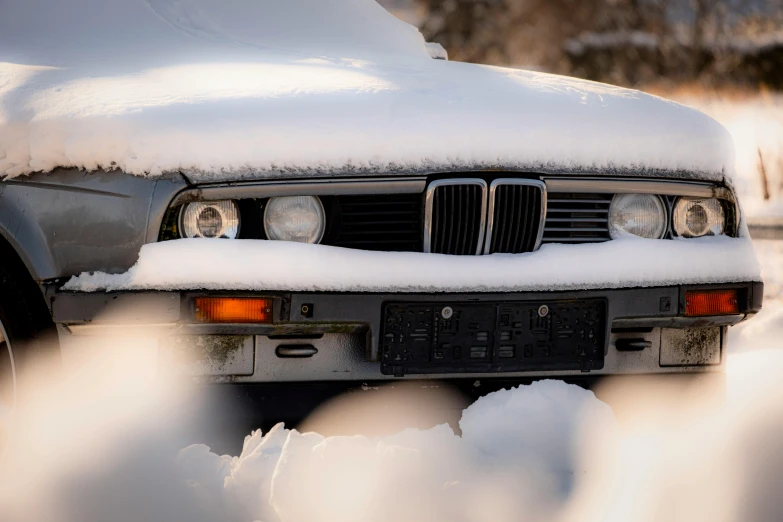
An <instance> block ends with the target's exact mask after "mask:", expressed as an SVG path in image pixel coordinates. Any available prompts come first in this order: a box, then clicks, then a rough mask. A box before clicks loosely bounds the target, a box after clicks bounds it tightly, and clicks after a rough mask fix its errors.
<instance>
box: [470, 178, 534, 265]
mask: <svg viewBox="0 0 783 522" xmlns="http://www.w3.org/2000/svg"><path fill="white" fill-rule="evenodd" d="M545 215H546V185H544V183H543V182H541V181H537V180H529V179H496V180H495V181H493V182H492V184H491V185H490V189H489V222H488V224H487V239H486V241H485V242H484V253H485V254H495V253H505V254H521V253H523V252H532V251H534V250H536V249H537V248H538V245H539V244H540V243H541V235H542V233H543V227H542V226H541V225H542V222H543V220H544V216H545Z"/></svg>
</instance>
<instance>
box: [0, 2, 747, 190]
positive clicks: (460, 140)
mask: <svg viewBox="0 0 783 522" xmlns="http://www.w3.org/2000/svg"><path fill="white" fill-rule="evenodd" d="M732 165H733V147H732V142H731V138H730V136H729V134H728V133H727V132H726V131H725V130H724V129H723V127H721V126H720V125H719V124H718V123H716V122H715V121H714V120H712V119H710V118H709V117H707V116H705V115H703V114H701V113H699V112H698V111H695V110H693V109H689V108H685V107H683V106H680V105H677V104H675V103H673V102H669V101H666V100H663V99H661V98H657V97H654V96H650V95H646V94H642V93H640V92H637V91H633V90H628V89H621V88H616V87H611V86H607V85H601V84H597V83H592V82H587V81H580V80H575V79H569V78H563V77H558V76H553V75H548V74H542V73H537V72H529V71H521V70H511V69H502V68H497V67H487V66H480V65H472V64H465V63H453V62H446V61H443V60H433V59H431V57H430V53H429V51H428V49H427V46H426V44H425V42H424V40H423V38H422V37H421V35H420V34H419V33H418V31H417V30H416V29H415V28H413V27H412V26H409V25H407V24H405V23H403V22H401V21H399V20H397V19H395V18H394V17H393V16H392V15H391V14H389V13H387V12H386V11H384V10H383V8H381V7H380V6H379V5H377V4H376V3H375V2H374V1H373V0H329V1H326V0H285V1H283V0H258V1H250V0H228V1H226V0H220V1H218V0H72V1H70V2H58V1H54V0H25V1H24V2H10V3H9V2H5V3H4V4H3V6H2V13H0V175H4V176H6V177H12V176H18V175H22V174H27V173H30V172H34V171H47V170H51V169H53V168H55V167H58V166H62V167H79V168H85V169H98V168H105V169H109V168H120V169H122V170H124V171H126V172H129V173H133V174H138V175H151V176H154V175H158V174H161V173H164V172H168V171H182V172H184V173H186V174H187V175H188V176H189V177H190V178H191V179H192V180H194V181H215V180H236V179H243V178H256V177H264V176H266V177H269V176H281V175H286V176H308V175H324V174H333V173H341V174H356V173H359V174H368V173H370V174H372V173H388V172H421V171H437V170H446V169H469V168H484V167H502V168H507V169H536V170H545V171H554V172H557V171H568V172H590V173H600V172H611V173H625V174H645V175H666V176H671V177H700V178H703V179H710V180H721V179H723V177H724V176H725V175H727V174H730V173H731V172H732V171H733V167H732Z"/></svg>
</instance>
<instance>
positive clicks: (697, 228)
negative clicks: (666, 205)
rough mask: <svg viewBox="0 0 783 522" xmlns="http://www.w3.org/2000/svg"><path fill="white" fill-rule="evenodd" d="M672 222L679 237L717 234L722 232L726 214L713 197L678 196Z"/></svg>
mask: <svg viewBox="0 0 783 522" xmlns="http://www.w3.org/2000/svg"><path fill="white" fill-rule="evenodd" d="M672 223H673V225H674V232H675V234H677V235H678V236H680V237H702V236H717V235H720V234H723V233H724V230H725V226H726V216H725V213H724V211H723V205H721V203H720V201H718V200H717V199H715V198H703V199H699V198H680V199H678V200H677V203H676V204H675V205H674V219H673V220H672Z"/></svg>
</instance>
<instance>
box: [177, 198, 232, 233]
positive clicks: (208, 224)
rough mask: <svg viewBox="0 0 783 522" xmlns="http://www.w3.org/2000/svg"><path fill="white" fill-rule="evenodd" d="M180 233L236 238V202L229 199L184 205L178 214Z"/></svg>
mask: <svg viewBox="0 0 783 522" xmlns="http://www.w3.org/2000/svg"><path fill="white" fill-rule="evenodd" d="M180 235H181V236H182V237H223V238H228V239H234V238H236V237H237V235H239V210H238V209H237V205H236V203H234V202H233V201H231V200H225V201H199V202H197V203H189V204H187V205H185V207H184V208H183V209H182V213H181V214H180Z"/></svg>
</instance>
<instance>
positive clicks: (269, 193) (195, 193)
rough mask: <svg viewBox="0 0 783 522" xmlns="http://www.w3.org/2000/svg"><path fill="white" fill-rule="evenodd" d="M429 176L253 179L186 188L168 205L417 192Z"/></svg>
mask: <svg viewBox="0 0 783 522" xmlns="http://www.w3.org/2000/svg"><path fill="white" fill-rule="evenodd" d="M426 186H427V178H424V177H415V178H413V177H411V178H377V179H312V180H308V181H302V180H297V181H291V182H285V181H280V180H275V181H253V182H249V183H225V184H220V185H211V186H202V187H199V188H191V189H186V190H183V191H182V192H180V193H179V194H177V196H176V197H175V198H174V200H173V201H172V202H171V204H170V205H169V206H172V207H173V206H177V205H181V204H182V203H190V202H193V201H215V200H221V199H243V198H268V197H273V196H335V195H355V194H416V193H421V192H424V188H425V187H426Z"/></svg>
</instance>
